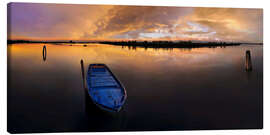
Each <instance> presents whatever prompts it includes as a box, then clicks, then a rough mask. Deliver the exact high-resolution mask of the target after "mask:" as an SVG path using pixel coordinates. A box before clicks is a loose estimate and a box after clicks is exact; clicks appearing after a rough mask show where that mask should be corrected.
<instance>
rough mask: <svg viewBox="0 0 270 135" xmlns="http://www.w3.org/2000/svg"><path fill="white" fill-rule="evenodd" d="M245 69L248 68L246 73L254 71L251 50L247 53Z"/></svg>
mask: <svg viewBox="0 0 270 135" xmlns="http://www.w3.org/2000/svg"><path fill="white" fill-rule="evenodd" d="M245 67H246V71H251V70H252V64H251V54H250V50H247V51H246V66H245Z"/></svg>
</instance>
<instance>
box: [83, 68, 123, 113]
mask: <svg viewBox="0 0 270 135" xmlns="http://www.w3.org/2000/svg"><path fill="white" fill-rule="evenodd" d="M87 85H88V93H89V95H90V97H91V99H92V101H93V102H94V103H95V104H96V105H97V106H98V107H100V108H102V109H103V110H106V111H113V112H118V111H120V110H121V108H122V106H123V105H124V103H125V100H126V98H127V94H126V90H125V88H124V87H123V85H122V84H121V82H120V81H119V80H118V79H117V78H116V77H115V75H114V74H113V73H112V72H111V70H110V69H109V68H108V67H107V66H106V65H105V64H90V65H89V68H88V73H87Z"/></svg>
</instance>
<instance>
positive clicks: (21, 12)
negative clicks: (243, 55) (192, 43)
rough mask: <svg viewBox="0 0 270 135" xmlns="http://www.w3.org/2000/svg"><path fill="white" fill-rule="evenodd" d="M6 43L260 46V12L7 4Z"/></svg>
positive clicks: (216, 9) (255, 10)
mask: <svg viewBox="0 0 270 135" xmlns="http://www.w3.org/2000/svg"><path fill="white" fill-rule="evenodd" d="M9 23H10V24H9V26H10V27H9V28H10V29H9V31H10V33H9V34H10V35H9V38H10V39H16V38H27V39H43V40H111V39H117V40H125V39H136V40H140V39H141V40H163V39H164V40H221V41H243V42H262V41H263V24H262V23H263V11H262V9H230V8H184V7H161V6H160V7H154V6H110V5H63V4H27V3H12V4H10V5H9Z"/></svg>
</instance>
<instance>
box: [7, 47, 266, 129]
mask: <svg viewBox="0 0 270 135" xmlns="http://www.w3.org/2000/svg"><path fill="white" fill-rule="evenodd" d="M43 47H44V44H27V45H25V44H14V45H12V46H8V49H9V52H8V58H9V59H8V62H9V64H8V114H9V115H8V129H9V131H10V130H12V131H16V132H27V131H31V132H42V131H43V132H47V131H51V132H56V131H62V132H63V131H73V132H75V131H119V130H124V131H130V130H133V131H134V130H182V129H221V128H222V129H225V128H226V129H227V128H261V127H262V97H263V95H262V88H263V85H262V84H263V79H262V78H263V59H262V58H263V55H262V50H263V49H262V46H235V47H226V48H193V49H187V48H185V49H184V48H183V49H178V48H174V49H154V48H140V47H137V48H136V49H133V50H132V47H130V50H129V47H121V46H110V45H99V44H88V45H87V47H83V46H82V45H76V44H73V46H69V45H61V46H60V45H50V44H47V45H46V47H47V48H49V51H50V60H49V61H48V60H47V61H46V62H45V63H44V60H43V58H41V57H40V50H41V49H43ZM169 50H171V51H169ZM246 50H250V51H251V52H252V57H251V59H252V66H253V70H252V72H250V73H251V74H247V72H246V71H245V70H244V68H245V57H246V56H245V51H246ZM46 51H47V50H46ZM42 55H43V54H42ZM44 56H45V55H44ZM82 59H83V61H81V60H82ZM91 63H106V64H107V65H108V66H109V67H110V68H111V69H112V70H113V71H114V73H115V75H116V76H117V77H118V78H119V79H120V80H121V82H122V83H123V84H124V85H125V88H126V90H127V91H128V93H129V98H128V99H127V101H126V103H125V105H124V107H123V108H122V110H121V111H120V112H119V113H117V114H116V115H115V114H108V113H106V112H102V110H100V109H99V108H97V107H96V106H95V105H94V104H93V103H92V101H91V99H90V97H89V95H88V92H87V87H86V82H84V81H85V78H86V75H85V73H86V71H85V69H87V68H86V67H85V66H86V65H89V64H91ZM247 77H248V79H247ZM22 101H23V102H22ZM41 106H42V107H41ZM243 123H244V124H243Z"/></svg>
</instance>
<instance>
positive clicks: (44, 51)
mask: <svg viewBox="0 0 270 135" xmlns="http://www.w3.org/2000/svg"><path fill="white" fill-rule="evenodd" d="M42 54H43V61H46V57H47V49H46V45H44V46H43V53H42Z"/></svg>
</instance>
